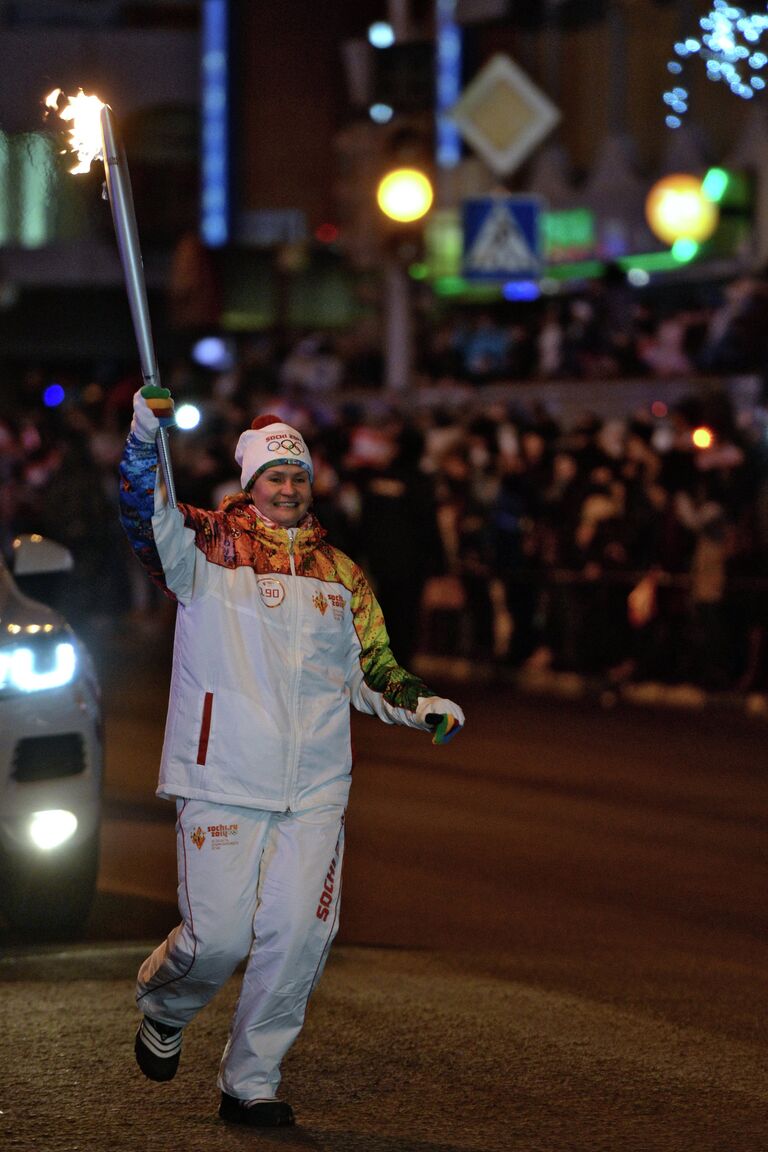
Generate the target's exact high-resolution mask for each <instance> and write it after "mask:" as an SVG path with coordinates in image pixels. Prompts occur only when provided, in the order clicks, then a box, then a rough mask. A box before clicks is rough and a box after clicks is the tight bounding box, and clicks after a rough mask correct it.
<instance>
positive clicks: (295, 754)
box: [285, 528, 300, 812]
mask: <svg viewBox="0 0 768 1152" xmlns="http://www.w3.org/2000/svg"><path fill="white" fill-rule="evenodd" d="M297 532H298V529H296V528H289V529H288V563H289V564H290V566H291V576H292V577H293V578H294V580H293V585H294V586H293V595H292V596H291V612H292V616H291V645H290V653H291V667H292V684H291V743H290V748H289V755H288V764H289V768H288V785H287V787H286V797H285V799H286V806H287V807H286V810H287V811H288V812H290V811H291V799H292V795H293V788H294V784H295V783H296V772H297V770H298V766H299V717H298V699H299V670H300V662H299V616H300V612H299V608H300V605H299V589H298V581H297V580H296V560H295V554H294V548H295V546H296V535H297Z"/></svg>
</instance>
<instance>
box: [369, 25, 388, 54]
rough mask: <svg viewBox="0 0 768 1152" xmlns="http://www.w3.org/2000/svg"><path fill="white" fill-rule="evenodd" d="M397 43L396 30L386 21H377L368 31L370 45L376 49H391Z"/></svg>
mask: <svg viewBox="0 0 768 1152" xmlns="http://www.w3.org/2000/svg"><path fill="white" fill-rule="evenodd" d="M394 42H395V30H394V28H393V27H392V25H391V24H387V22H386V21H385V20H377V21H376V23H375V24H371V26H370V28H369V29H368V43H369V44H372V45H373V47H374V48H391V47H392V45H393V44H394Z"/></svg>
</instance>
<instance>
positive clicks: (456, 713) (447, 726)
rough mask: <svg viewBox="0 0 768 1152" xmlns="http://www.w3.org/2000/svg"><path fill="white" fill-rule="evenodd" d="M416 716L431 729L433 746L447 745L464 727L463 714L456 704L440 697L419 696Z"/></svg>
mask: <svg viewBox="0 0 768 1152" xmlns="http://www.w3.org/2000/svg"><path fill="white" fill-rule="evenodd" d="M416 715H417V716H418V718H419V720H421V721H422V723H424V724H426V725H427V727H428V728H429V729H431V731H432V733H433V735H432V743H433V744H447V743H448V741H449V740H453V738H454V736H458V734H459V732H461V729H462V728H463V727H464V713H463V712H462V710H461V708H459V706H458V704H454V703H453V701H452V700H444V699H443V698H442V697H440V696H420V697H419V703H418V707H417V708H416Z"/></svg>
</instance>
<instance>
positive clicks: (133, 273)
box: [101, 105, 160, 384]
mask: <svg viewBox="0 0 768 1152" xmlns="http://www.w3.org/2000/svg"><path fill="white" fill-rule="evenodd" d="M101 137H102V143H103V150H104V176H105V179H106V184H107V197H108V199H109V206H110V208H111V209H112V222H113V224H114V226H115V236H116V237H117V248H118V251H119V253H120V262H121V264H122V266H123V276H124V277H125V289H126V292H127V294H128V305H129V307H130V309H131V319H132V320H133V330H134V333H135V335H136V343H137V345H138V349H139V360H140V362H141V374H142V376H143V378H144V383H145V384H159V383H160V374H159V372H158V369H157V358H156V356H155V349H154V346H153V343H152V326H151V324H150V320H149V306H148V304H147V290H146V284H145V281H144V263H143V261H142V258H141V247H140V245H139V231H138V227H137V225H136V212H135V209H134V206H133V192H132V191H131V177H130V174H129V172H128V164H127V162H126V159H125V154H124V152H123V149H122V147H121V146H120V144H119V142H118V138H117V132H116V131H115V124H114V120H113V117H112V109H111V108H109V107H108V106H107V105H105V106H104V107H103V108H102V110H101Z"/></svg>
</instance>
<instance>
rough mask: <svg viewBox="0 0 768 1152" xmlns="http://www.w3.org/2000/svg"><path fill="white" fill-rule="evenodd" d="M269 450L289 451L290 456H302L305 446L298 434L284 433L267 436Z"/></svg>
mask: <svg viewBox="0 0 768 1152" xmlns="http://www.w3.org/2000/svg"><path fill="white" fill-rule="evenodd" d="M266 443H267V452H287V453H288V454H289V455H290V456H301V455H302V453H303V451H304V446H303V445H302V443H301V441H300V440H299V438H298V436H285V435H284V434H282V433H281V434H280V435H273V436H267V440H266Z"/></svg>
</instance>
